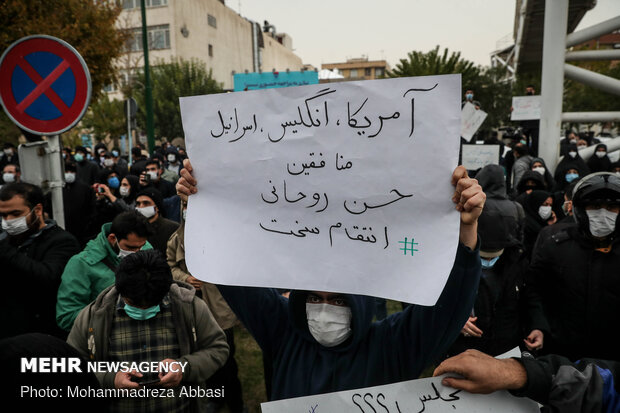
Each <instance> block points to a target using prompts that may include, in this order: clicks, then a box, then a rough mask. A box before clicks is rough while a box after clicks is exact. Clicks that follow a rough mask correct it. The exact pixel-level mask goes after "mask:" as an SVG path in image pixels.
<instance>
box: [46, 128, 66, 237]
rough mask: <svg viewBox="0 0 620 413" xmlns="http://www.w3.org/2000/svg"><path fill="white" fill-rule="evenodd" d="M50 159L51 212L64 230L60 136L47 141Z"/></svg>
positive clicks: (54, 136) (62, 169)
mask: <svg viewBox="0 0 620 413" xmlns="http://www.w3.org/2000/svg"><path fill="white" fill-rule="evenodd" d="M48 145H49V157H50V162H49V165H50V183H49V186H50V189H51V191H52V211H53V213H54V220H55V221H56V224H58V226H59V227H61V228H63V229H64V228H65V210H64V205H63V199H62V188H63V186H64V179H63V177H64V168H63V167H62V164H63V163H62V154H61V144H60V136H59V135H53V136H51V137H49V139H48Z"/></svg>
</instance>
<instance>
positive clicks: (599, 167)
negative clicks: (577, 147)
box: [587, 143, 611, 173]
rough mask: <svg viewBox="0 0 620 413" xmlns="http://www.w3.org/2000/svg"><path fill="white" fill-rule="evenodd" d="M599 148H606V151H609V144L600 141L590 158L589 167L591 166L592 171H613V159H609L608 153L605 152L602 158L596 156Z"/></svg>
mask: <svg viewBox="0 0 620 413" xmlns="http://www.w3.org/2000/svg"><path fill="white" fill-rule="evenodd" d="M599 148H603V149H605V152H607V145H605V144H604V143H599V144H598V145H596V149H594V153H593V154H592V156H591V157H590V159H588V163H587V165H588V168H590V173H594V172H610V171H611V160H610V159H609V156H607V153H605V156H603V157H602V158H599V157H598V156H596V151H598V149H599Z"/></svg>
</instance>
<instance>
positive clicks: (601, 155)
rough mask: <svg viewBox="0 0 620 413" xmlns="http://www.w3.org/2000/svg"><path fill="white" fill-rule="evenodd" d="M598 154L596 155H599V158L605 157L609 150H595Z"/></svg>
mask: <svg viewBox="0 0 620 413" xmlns="http://www.w3.org/2000/svg"><path fill="white" fill-rule="evenodd" d="M594 153H595V154H596V156H598V157H599V158H604V157H605V155H607V152H594Z"/></svg>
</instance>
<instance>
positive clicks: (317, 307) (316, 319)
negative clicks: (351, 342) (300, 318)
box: [306, 303, 352, 347]
mask: <svg viewBox="0 0 620 413" xmlns="http://www.w3.org/2000/svg"><path fill="white" fill-rule="evenodd" d="M306 315H307V317H308V329H309V330H310V334H312V337H314V339H315V340H316V341H317V342H318V343H319V344H321V345H322V346H325V347H334V346H337V345H338V344H341V343H344V342H345V340H346V339H347V338H349V337H350V336H351V316H352V315H351V308H350V307H341V306H337V305H331V304H311V303H306Z"/></svg>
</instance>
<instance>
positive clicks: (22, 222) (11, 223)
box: [2, 210, 34, 235]
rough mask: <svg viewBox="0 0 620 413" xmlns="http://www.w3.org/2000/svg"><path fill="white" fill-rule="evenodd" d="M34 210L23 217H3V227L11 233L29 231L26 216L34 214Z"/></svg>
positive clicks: (16, 233) (17, 233)
mask: <svg viewBox="0 0 620 413" xmlns="http://www.w3.org/2000/svg"><path fill="white" fill-rule="evenodd" d="M33 211H34V210H32V211H30V213H29V214H27V215H24V216H23V217H19V218H15V219H4V218H2V229H3V230H4V231H6V232H7V234H9V235H19V234H23V233H24V232H26V231H28V221H27V220H26V218H27V217H28V215H30V214H32V212H33Z"/></svg>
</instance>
